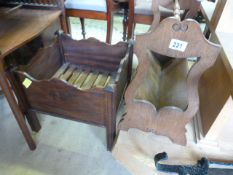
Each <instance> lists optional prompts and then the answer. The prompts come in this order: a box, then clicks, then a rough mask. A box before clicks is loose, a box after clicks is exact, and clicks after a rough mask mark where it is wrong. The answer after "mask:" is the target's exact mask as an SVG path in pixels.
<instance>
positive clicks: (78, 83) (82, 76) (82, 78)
mask: <svg viewBox="0 0 233 175" xmlns="http://www.w3.org/2000/svg"><path fill="white" fill-rule="evenodd" d="M88 74H89V72H88V71H84V72H82V73H81V74H80V76H79V77H78V79H77V80H76V81H75V83H74V85H75V87H77V88H79V89H80V88H81V86H82V84H83V83H84V81H85V80H86V78H87V76H88Z"/></svg>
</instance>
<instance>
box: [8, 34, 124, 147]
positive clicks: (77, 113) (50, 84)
mask: <svg viewBox="0 0 233 175" xmlns="http://www.w3.org/2000/svg"><path fill="white" fill-rule="evenodd" d="M12 70H13V71H10V72H13V73H9V77H10V78H9V79H10V80H11V83H12V85H13V89H14V91H15V93H16V96H17V98H18V99H19V101H20V103H21V104H22V106H24V107H25V108H26V109H25V110H24V111H28V110H30V111H40V112H44V113H48V114H52V115H56V116H61V117H63V118H67V119H72V120H78V121H82V122H86V123H91V124H96V125H100V126H105V127H106V130H107V147H108V150H111V148H112V146H113V141H114V137H115V133H116V131H115V125H116V111H117V108H118V105H119V103H120V100H121V97H122V94H123V91H124V89H125V86H126V84H127V81H128V79H127V78H128V45H127V44H126V43H123V42H120V43H118V44H116V45H108V44H105V43H102V42H100V41H98V40H96V39H93V38H91V39H87V40H80V41H75V40H73V39H71V38H70V37H69V36H67V35H63V34H61V35H60V36H59V37H58V39H57V41H56V42H55V44H54V45H52V46H50V47H47V48H41V49H39V50H38V52H37V53H36V54H35V55H34V57H33V58H32V59H31V61H30V62H29V63H28V64H27V65H21V66H18V67H17V68H14V69H12Z"/></svg>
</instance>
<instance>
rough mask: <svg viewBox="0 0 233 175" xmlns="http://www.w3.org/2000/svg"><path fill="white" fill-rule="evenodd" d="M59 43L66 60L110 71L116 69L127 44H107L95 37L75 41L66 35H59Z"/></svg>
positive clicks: (123, 55)
mask: <svg viewBox="0 0 233 175" xmlns="http://www.w3.org/2000/svg"><path fill="white" fill-rule="evenodd" d="M61 43H62V50H63V53H64V58H65V60H66V61H68V62H72V63H74V64H78V65H80V66H89V67H90V66H91V67H92V68H93V69H97V70H102V71H111V72H114V71H115V72H116V71H117V69H118V66H119V64H120V62H121V60H122V59H123V58H124V57H125V53H126V52H127V49H128V46H127V44H126V43H124V42H119V43H117V44H115V45H108V44H106V43H103V42H100V41H98V40H96V39H95V38H89V39H87V40H80V41H78V42H77V41H75V40H72V39H71V38H70V37H69V36H66V35H62V36H61ZM90 45H91V47H90ZM83 48H85V49H83Z"/></svg>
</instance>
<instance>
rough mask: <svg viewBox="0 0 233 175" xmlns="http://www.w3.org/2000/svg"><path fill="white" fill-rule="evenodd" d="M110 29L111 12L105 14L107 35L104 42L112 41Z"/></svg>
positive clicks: (111, 24) (111, 23) (111, 22)
mask: <svg viewBox="0 0 233 175" xmlns="http://www.w3.org/2000/svg"><path fill="white" fill-rule="evenodd" d="M112 29H113V13H110V14H108V16H107V36H106V43H108V44H111V42H112Z"/></svg>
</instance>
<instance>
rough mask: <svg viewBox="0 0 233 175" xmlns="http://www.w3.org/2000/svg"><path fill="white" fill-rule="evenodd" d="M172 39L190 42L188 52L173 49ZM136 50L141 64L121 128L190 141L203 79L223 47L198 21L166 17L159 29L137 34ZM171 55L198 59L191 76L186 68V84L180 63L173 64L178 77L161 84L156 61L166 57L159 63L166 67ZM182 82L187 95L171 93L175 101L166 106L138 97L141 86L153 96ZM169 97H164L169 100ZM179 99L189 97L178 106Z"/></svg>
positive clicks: (183, 141) (127, 100)
mask: <svg viewBox="0 0 233 175" xmlns="http://www.w3.org/2000/svg"><path fill="white" fill-rule="evenodd" d="M172 39H176V40H180V41H185V42H187V47H186V49H185V50H184V52H182V51H177V50H174V49H170V48H169V46H170V43H171V40H172ZM134 52H135V54H136V56H137V57H138V61H139V65H138V68H137V72H136V75H135V77H134V79H133V80H132V82H131V83H130V85H129V86H128V88H127V90H126V93H125V101H126V112H127V113H126V115H125V117H124V120H123V121H122V122H121V123H120V125H119V128H120V129H124V130H127V129H129V128H138V129H141V130H143V131H152V132H155V133H158V134H161V135H165V136H168V137H169V138H170V139H171V140H172V141H174V142H175V143H179V144H183V145H184V144H185V143H186V138H185V132H186V131H185V126H186V124H187V123H189V122H190V121H191V120H192V118H193V117H194V116H195V115H196V113H197V111H198V109H199V95H198V82H199V79H200V77H201V75H202V74H203V73H204V72H205V71H206V70H207V69H208V68H209V67H211V66H212V65H213V64H214V62H215V60H216V58H217V56H218V54H219V52H220V47H219V46H218V45H215V44H213V43H210V42H209V41H207V40H206V39H205V38H204V36H203V34H202V32H201V29H200V26H199V24H198V23H197V22H196V21H194V20H190V19H189V20H184V21H179V20H177V19H175V18H166V19H165V20H163V21H162V22H161V23H160V24H159V26H158V27H157V28H156V29H155V30H153V31H151V32H150V33H146V34H143V35H139V36H137V37H136V42H135V47H134ZM151 53H156V54H159V55H161V56H165V57H161V58H159V59H158V57H156V55H155V54H154V55H153V54H151ZM167 57H171V58H174V60H173V61H181V60H183V59H184V58H190V57H197V58H198V61H197V63H196V64H194V65H193V67H192V68H191V70H190V71H189V72H188V75H187V74H186V71H184V72H183V73H185V74H186V75H187V76H186V83H185V84H184V83H182V81H180V80H181V77H182V76H180V74H179V73H178V72H179V71H181V73H182V69H181V70H180V69H179V68H177V67H176V66H174V67H173V68H174V70H173V71H174V73H172V75H175V74H177V77H178V78H177V77H176V78H175V79H174V78H171V79H168V80H167V81H166V82H167V84H166V83H165V84H164V85H163V86H161V83H160V84H157V83H158V80H157V79H161V77H162V76H161V75H159V74H161V73H160V70H159V71H156V70H155V69H156V68H155V66H154V65H155V63H153V62H156V59H157V60H162V61H160V64H159V65H160V67H163V62H164V61H165V63H168V62H167V61H166V58H167ZM163 58H165V60H163ZM165 65H166V64H165ZM159 69H160V68H159ZM177 69H178V70H179V71H178V70H177ZM184 70H185V69H184ZM163 74H164V73H163ZM167 75H169V73H168V74H167ZM156 76H158V78H156ZM183 76H185V75H183ZM176 80H177V81H176ZM160 81H161V80H160ZM172 82H173V83H172ZM180 82H181V83H182V84H183V85H185V86H186V89H187V97H186V95H178V97H176V96H177V91H176V90H175V91H174V94H172V93H171V94H169V95H168V96H170V99H172V100H171V101H173V99H174V100H175V101H174V102H173V103H171V104H169V103H167V104H166V103H165V105H166V106H163V107H162V108H160V109H159V105H158V102H157V106H156V105H154V104H153V103H151V102H150V101H147V99H144V100H142V99H140V100H138V99H136V96H137V92H138V89H140V88H143V89H144V93H146V94H148V95H147V96H150V95H152V94H155V93H156V92H154V91H156V89H162V90H164V91H169V93H170V92H172V91H171V90H170V88H171V87H172V84H174V83H176V84H177V83H178V84H179V83H180ZM162 84H163V83H162ZM179 86H180V85H179ZM179 86H177V87H178V90H180V92H181V94H182V93H185V91H183V90H182V89H183V88H180V87H185V86H180V87H179ZM141 93H142V92H141ZM159 95H162V94H159ZM159 95H154V99H156V98H158V96H159ZM152 96H153V95H152ZM168 96H165V97H162V98H165V99H166V98H167V97H168ZM174 97H176V99H175V98H174ZM150 98H151V97H150ZM177 99H179V100H180V99H182V101H183V100H185V99H186V100H187V104H185V103H183V102H182V105H174V104H175V103H178V104H179V100H177ZM177 101H178V102H177ZM167 105H168V106H167ZM170 105H171V106H170Z"/></svg>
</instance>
